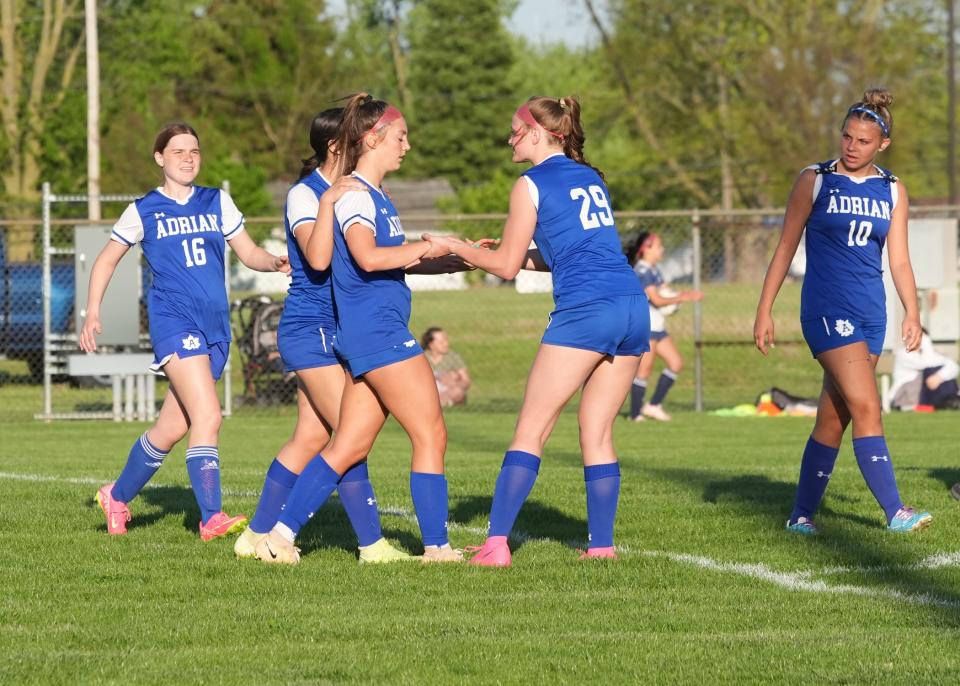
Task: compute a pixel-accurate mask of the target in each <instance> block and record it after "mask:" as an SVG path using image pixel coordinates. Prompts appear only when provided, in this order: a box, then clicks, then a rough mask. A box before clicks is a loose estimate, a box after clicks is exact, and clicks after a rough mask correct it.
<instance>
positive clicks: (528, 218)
mask: <svg viewBox="0 0 960 686" xmlns="http://www.w3.org/2000/svg"><path fill="white" fill-rule="evenodd" d="M536 226H537V208H536V207H534V205H533V201H532V200H531V199H530V193H529V192H528V191H527V182H526V180H525V179H523V178H522V177H521V178H520V179H517V182H516V183H515V184H513V190H512V191H510V212H509V214H508V215H507V223H506V225H505V226H504V227H503V238H502V239H501V240H500V245H499V246H498V247H497V249H496V250H489V249H487V248H483V247H476V248H475V247H473V246H472V245H470V244H467V243H459V242H456V243H455V242H453V241H447V240H446V239H444V238H441V237H437V236H431V235H430V234H424V239H425V240H426V241H430V242H432V243H438V244H442V245H443V247H444V249H446V250H449V251H450V252H452V253H453V254H454V255H458V256H459V257H462V258H463V259H464V261H465V262H469V263H470V264H472V265H473V266H475V267H478V268H479V269H482V270H484V271H486V272H490V273H491V274H493V275H494V276H499V277H500V278H501V279H506V280H508V281H509V280H510V279H513V278H516V276H517V272H519V271H520V268H521V267H523V266H524V265H525V264H526V263H527V261H528V259H529V255H528V249H529V247H530V241H531V239H532V238H533V230H534V229H535V228H536Z"/></svg>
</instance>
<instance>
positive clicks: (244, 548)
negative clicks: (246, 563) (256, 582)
mask: <svg viewBox="0 0 960 686" xmlns="http://www.w3.org/2000/svg"><path fill="white" fill-rule="evenodd" d="M264 536H266V534H258V533H257V532H256V531H254V530H253V529H251V528H250V527H249V526H248V527H247V528H246V529H244V530H243V533H242V534H240V535H239V536H237V540H236V542H235V543H234V544H233V554H234V555H236V556H237V557H238V558H240V559H244V558H252V557H256V556H257V543H259V542H260V539H262V538H263V537H264Z"/></svg>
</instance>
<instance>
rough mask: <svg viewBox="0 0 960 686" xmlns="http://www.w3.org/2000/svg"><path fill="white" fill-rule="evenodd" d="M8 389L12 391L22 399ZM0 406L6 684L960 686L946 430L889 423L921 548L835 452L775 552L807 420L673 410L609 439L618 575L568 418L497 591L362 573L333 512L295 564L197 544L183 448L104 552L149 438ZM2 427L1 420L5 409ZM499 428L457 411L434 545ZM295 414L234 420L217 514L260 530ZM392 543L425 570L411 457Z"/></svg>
mask: <svg viewBox="0 0 960 686" xmlns="http://www.w3.org/2000/svg"><path fill="white" fill-rule="evenodd" d="M14 391H16V388H15V387H14ZM15 398H16V396H15V394H13V392H12V391H11V388H10V387H8V388H5V389H3V390H2V391H0V406H2V407H3V408H4V412H2V413H0V429H2V431H3V440H2V444H0V445H2V447H0V455H2V461H0V492H2V494H3V497H2V498H0V531H2V534H0V535H2V541H3V545H2V547H0V572H2V578H3V589H4V593H3V598H2V602H0V654H2V661H0V683H4V684H23V683H63V684H74V683H117V684H134V683H227V684H273V683H334V682H357V683H362V682H366V683H385V684H393V683H451V682H457V683H460V682H476V683H578V682H579V683H584V682H592V683H702V682H704V681H705V680H709V682H711V683H717V684H749V683H785V684H786V683H789V684H797V683H811V684H815V683H830V684H835V683H836V684H878V683H882V684H937V683H943V684H947V683H956V681H957V675H958V673H960V657H958V652H957V649H956V648H957V645H958V640H960V631H958V627H960V545H958V544H957V534H958V532H960V505H958V504H957V503H956V502H954V501H952V500H951V499H950V497H949V494H948V490H947V489H948V488H949V485H950V484H951V483H953V482H954V481H958V480H960V465H958V464H957V461H956V454H957V452H956V428H955V427H956V419H955V416H954V415H953V414H951V413H942V414H934V415H929V416H910V415H895V416H891V417H889V418H888V420H887V426H888V435H889V440H890V445H891V450H892V451H893V456H894V461H895V464H896V466H897V470H898V476H899V482H900V486H901V489H902V491H903V493H904V495H905V499H907V500H908V502H909V503H911V504H914V505H917V506H921V507H924V508H928V509H930V510H931V511H932V512H933V513H934V517H935V520H934V524H933V526H932V528H931V529H929V530H927V531H925V532H922V533H920V534H917V535H908V536H897V535H892V534H888V533H887V532H886V531H885V530H884V528H883V526H882V523H881V515H880V511H879V508H878V507H877V506H876V504H875V503H874V501H873V499H872V498H871V496H870V494H869V492H868V491H867V489H866V486H865V485H864V484H863V482H862V480H861V478H860V475H859V472H858V470H857V468H856V465H855V462H854V460H853V456H852V454H851V451H850V448H849V444H847V445H846V446H845V447H844V449H843V451H842V453H841V457H840V461H839V463H838V466H837V469H836V470H835V472H834V477H833V479H832V484H831V487H830V491H829V492H828V495H827V498H826V501H825V505H824V508H823V511H822V513H821V516H820V518H819V520H818V521H819V523H820V525H821V526H822V528H823V530H824V534H823V535H822V536H821V537H818V538H815V539H807V538H801V537H797V536H791V535H787V534H786V533H785V532H784V531H783V530H782V527H783V522H784V519H785V517H786V515H787V512H788V510H789V508H790V504H791V501H792V497H793V490H794V480H795V478H796V465H797V463H798V459H799V450H800V448H801V446H802V444H803V441H804V440H805V437H806V435H807V433H808V431H809V428H810V421H809V420H805V419H794V418H777V419H724V418H717V417H710V416H697V415H694V414H692V413H678V415H677V416H676V419H675V421H674V422H672V423H671V424H669V425H662V424H653V423H649V422H648V423H645V424H641V425H634V424H628V423H627V422H619V423H618V426H617V441H618V445H619V448H620V454H621V460H622V465H623V491H622V497H621V507H620V511H619V518H618V523H617V543H618V545H619V546H620V552H621V558H620V560H618V561H616V562H602V561H595V562H594V563H589V564H588V563H578V562H577V561H576V552H575V551H574V548H575V547H577V546H581V545H583V544H584V538H585V534H586V524H585V512H584V501H585V498H584V494H583V480H582V471H581V468H580V461H579V455H578V449H577V440H576V426H575V417H574V416H573V415H572V414H569V413H568V414H565V415H564V416H562V417H561V419H560V422H559V424H558V427H557V430H556V433H555V435H554V438H553V439H552V440H551V442H550V444H549V445H548V448H547V451H546V454H545V459H544V466H543V468H542V470H541V476H540V479H539V481H538V483H537V486H536V488H535V490H534V493H533V495H532V498H531V500H530V502H528V504H527V505H526V507H525V509H524V510H523V512H522V513H521V515H520V518H519V521H518V523H517V528H516V537H515V538H514V540H513V547H514V551H515V552H514V566H513V568H511V569H508V570H489V569H473V568H468V567H460V566H443V567H436V566H435V567H422V566H420V565H418V564H405V565H399V566H390V567H381V568H369V567H361V566H359V565H358V563H357V562H356V557H355V551H354V545H355V542H354V539H353V536H352V533H351V532H350V530H349V526H348V524H347V520H346V517H345V515H344V514H343V512H342V510H341V509H340V507H339V504H338V503H337V501H336V499H335V498H334V499H333V500H332V501H331V503H329V504H328V505H327V506H326V507H325V508H324V509H323V510H322V511H321V512H320V513H318V515H317V516H316V517H315V518H314V520H313V522H311V524H310V525H309V526H308V527H307V528H306V529H305V530H304V532H303V537H302V546H303V549H304V556H303V560H302V562H301V564H300V565H299V566H298V567H295V568H276V567H268V566H265V565H262V564H260V563H257V562H251V561H237V560H235V559H233V557H232V552H231V545H232V541H227V540H218V541H213V542H211V543H206V544H205V543H201V542H200V540H199V537H198V536H197V534H196V525H197V520H198V512H197V509H196V506H195V504H194V501H193V497H192V494H191V492H190V490H189V482H188V480H187V477H186V473H185V469H184V468H183V457H184V454H183V447H182V446H180V447H178V448H176V449H175V450H174V452H173V453H171V455H170V456H169V457H168V458H167V461H166V465H165V466H164V468H163V469H162V470H161V471H160V473H159V474H158V475H157V477H156V479H155V482H156V483H155V484H153V487H151V488H148V489H147V490H145V491H144V492H143V494H142V495H141V496H140V497H139V498H138V499H137V500H135V501H134V503H133V504H132V507H131V509H132V511H133V521H132V522H131V525H130V533H129V534H128V535H127V536H125V537H115V538H114V537H108V536H107V534H106V533H105V529H104V523H103V519H102V516H101V514H100V512H99V510H98V509H97V508H96V507H95V506H94V505H93V504H92V497H93V494H94V492H95V490H96V488H97V486H98V485H99V484H100V483H102V482H105V481H107V480H109V479H112V478H114V477H115V476H116V474H117V473H118V471H119V469H120V467H121V466H122V463H123V460H124V459H125V456H126V452H127V450H128V448H129V445H130V444H131V442H132V441H133V440H134V438H135V437H136V435H137V433H138V432H139V431H141V430H142V429H143V427H142V426H141V425H130V424H126V425H124V424H112V423H92V422H85V423H60V424H39V423H34V422H33V421H31V420H27V421H25V420H23V419H19V420H18V419H16V417H18V416H19V415H18V412H17V411H16V408H14V407H12V405H14V404H15V403H16V400H15ZM7 408H9V409H10V411H9V412H7V411H6V410H7ZM513 419H514V417H513V416H512V415H511V414H509V413H495V412H488V413H467V412H459V413H452V414H450V415H449V416H448V424H449V434H450V449H449V451H448V475H449V479H450V492H451V514H450V526H451V537H452V541H453V543H454V544H455V545H457V546H463V545H467V544H475V543H478V542H479V541H480V540H481V539H482V534H483V529H484V527H485V524H486V517H487V512H488V509H489V504H490V496H491V491H492V486H493V482H494V479H495V477H496V474H497V470H498V466H499V462H500V459H501V455H502V450H503V448H504V447H505V445H506V444H507V441H508V440H509V435H510V433H511V429H512V424H513ZM290 426H291V423H290V419H289V418H287V417H268V416H251V417H242V418H241V417H234V418H232V419H229V420H227V422H226V423H225V425H224V431H223V439H222V454H223V463H224V472H223V476H224V488H225V490H226V495H225V502H226V505H227V507H228V509H230V510H232V511H242V512H246V513H247V514H251V513H252V511H253V509H254V506H255V502H256V494H257V491H258V490H259V488H260V485H261V483H262V478H263V473H264V470H265V468H266V466H267V464H268V462H269V460H270V459H271V457H272V456H273V455H274V454H275V451H276V449H277V447H278V446H279V445H280V444H281V443H282V441H284V440H285V438H286V436H287V435H288V432H289V430H290ZM370 462H371V472H372V478H373V481H374V485H375V487H376V489H377V495H378V500H379V502H380V506H381V509H382V512H383V524H384V530H385V533H386V534H387V536H388V537H389V538H390V539H392V540H393V541H394V542H395V543H397V544H398V545H400V546H402V547H405V548H407V549H409V550H410V551H413V552H419V547H418V538H419V536H418V530H417V527H416V524H415V522H414V520H413V519H412V516H411V503H410V497H409V493H408V489H407V476H406V474H407V468H408V447H407V442H406V439H405V437H404V436H403V434H402V432H401V431H400V430H399V429H398V427H397V426H396V425H395V424H393V423H392V422H391V423H390V424H388V427H387V429H386V430H385V433H384V434H383V435H382V437H381V440H380V441H379V442H378V444H377V446H376V448H375V450H374V452H373V454H372V456H371V460H370Z"/></svg>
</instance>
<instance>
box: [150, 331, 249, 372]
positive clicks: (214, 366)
mask: <svg viewBox="0 0 960 686" xmlns="http://www.w3.org/2000/svg"><path fill="white" fill-rule="evenodd" d="M174 355H176V356H177V357H179V358H180V359H181V360H182V359H184V358H186V357H193V356H194V355H209V356H210V371H211V372H212V373H213V378H214V380H219V379H220V376H221V375H222V374H223V368H224V367H225V366H226V365H227V357H228V356H229V355H230V341H217V342H216V343H207V338H206V336H204V335H203V334H202V333H201V332H199V331H184V332H182V333H178V334H176V335H175V336H170V337H168V338H165V339H163V340H162V341H158V342H156V343H154V344H153V364H152V365H150V371H151V372H153V373H154V374H157V375H161V374H163V371H162V369H163V366H164V365H165V364H166V363H167V362H169V361H170V359H171V358H172V357H173V356H174Z"/></svg>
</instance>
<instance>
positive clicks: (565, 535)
mask: <svg viewBox="0 0 960 686" xmlns="http://www.w3.org/2000/svg"><path fill="white" fill-rule="evenodd" d="M492 502H493V498H491V497H487V496H471V497H467V498H460V499H459V500H458V501H457V503H456V505H454V507H453V509H452V510H451V511H450V519H451V520H453V521H456V522H461V523H467V522H470V521H473V520H474V519H476V518H477V517H483V521H484V522H486V521H487V518H488V517H489V515H490V506H491V504H492ZM481 526H482V525H481ZM513 530H514V531H515V532H516V531H523V532H524V533H525V534H526V535H527V536H529V537H530V538H532V539H537V538H549V539H552V540H554V541H560V542H561V543H566V542H569V541H582V540H584V539H585V538H586V533H587V523H586V522H585V521H584V520H582V519H575V518H573V517H571V516H569V515H567V514H565V513H563V512H561V511H560V510H558V509H556V508H554V507H550V506H549V505H544V504H542V503H540V502H538V501H537V500H528V501H527V502H526V503H524V505H523V507H522V508H521V510H520V514H519V515H518V516H517V521H516V524H514V526H513ZM510 540H511V543H512V546H511V547H512V548H513V550H514V551H516V550H519V549H520V548H521V547H523V544H524V543H525V542H526V539H519V540H518V539H517V538H515V537H513V536H512V535H511V539H510ZM482 542H483V541H478V542H477V545H479V544H480V543H482Z"/></svg>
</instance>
